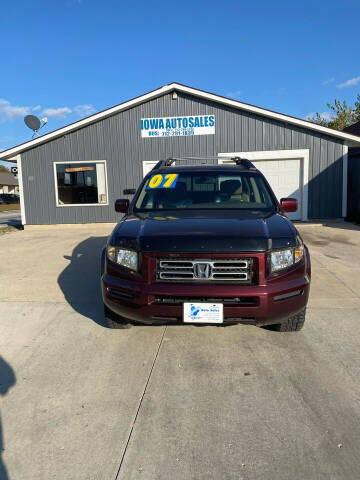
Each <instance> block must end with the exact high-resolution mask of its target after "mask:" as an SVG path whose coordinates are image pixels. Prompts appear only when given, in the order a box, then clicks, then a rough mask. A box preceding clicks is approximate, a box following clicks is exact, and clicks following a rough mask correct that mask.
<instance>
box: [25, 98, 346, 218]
mask: <svg viewBox="0 0 360 480" xmlns="http://www.w3.org/2000/svg"><path fill="white" fill-rule="evenodd" d="M204 114H215V116H216V134H215V135H200V136H192V137H190V136H189V137H170V138H141V134H140V118H144V117H159V116H180V115H181V116H182V115H204ZM302 148H308V149H310V168H309V170H310V171H309V217H310V218H334V217H341V211H342V205H341V203H342V154H343V153H342V152H343V145H342V142H341V141H340V140H336V139H333V138H332V137H327V136H325V135H319V134H316V133H312V132H310V131H307V130H302V129H300V128H297V127H295V126H291V125H288V124H285V123H282V122H277V121H274V120H271V119H267V118H265V117H260V116H257V115H254V114H251V113H248V112H242V111H240V110H236V109H232V108H229V107H226V106H222V105H219V104H217V103H213V102H206V101H204V100H201V99H197V98H196V97H191V96H187V95H184V94H178V99H177V100H173V99H172V94H166V95H164V96H162V97H159V98H156V99H153V100H151V101H149V102H147V103H144V104H143V105H139V106H137V107H135V108H132V109H130V110H127V111H124V112H121V113H118V114H117V115H114V116H112V117H109V118H106V119H104V120H101V121H99V122H97V123H95V124H92V125H89V126H87V127H84V128H82V129H80V130H77V131H75V132H72V133H69V134H67V135H66V136H64V137H61V138H58V139H55V140H53V141H50V142H48V143H46V144H43V145H40V146H38V147H35V148H33V149H32V150H29V151H27V152H24V153H22V170H23V182H24V195H25V208H26V218H27V223H28V224H50V223H86V222H114V221H117V220H118V218H119V216H118V214H116V213H115V212H114V208H113V203H114V201H115V199H116V198H118V197H120V196H122V193H121V192H122V190H123V188H127V187H136V186H137V185H138V184H139V182H140V180H141V178H142V162H143V161H144V160H158V159H162V158H167V157H169V156H171V155H174V156H191V155H194V156H196V155H200V156H214V155H217V154H218V153H219V152H222V153H224V152H236V151H239V152H240V151H241V152H245V151H255V150H258V151H259V150H283V149H286V150H288V149H302ZM76 160H87V161H90V160H106V161H107V176H108V194H109V205H108V206H87V207H56V205H55V184H54V173H53V172H54V171H53V162H56V161H64V162H74V161H76ZM184 163H186V162H184ZM188 163H189V162H188ZM31 177H33V180H31Z"/></svg>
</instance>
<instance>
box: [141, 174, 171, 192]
mask: <svg viewBox="0 0 360 480" xmlns="http://www.w3.org/2000/svg"><path fill="white" fill-rule="evenodd" d="M178 178H179V174H178V173H167V174H161V173H156V174H155V175H152V176H151V177H150V180H149V183H148V185H147V187H146V188H147V190H154V189H156V188H175V185H176V182H177V181H178Z"/></svg>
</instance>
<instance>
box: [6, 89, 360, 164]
mask: <svg viewBox="0 0 360 480" xmlns="http://www.w3.org/2000/svg"><path fill="white" fill-rule="evenodd" d="M174 90H176V91H178V92H182V93H185V94H188V95H192V96H195V97H198V98H201V99H204V100H207V101H212V102H216V103H220V104H222V105H226V106H228V107H233V108H236V109H239V110H243V111H246V112H251V113H254V114H257V115H260V116H262V117H267V118H271V119H273V120H277V121H280V122H284V123H286V124H290V125H296V126H298V127H301V128H305V129H307V130H312V131H314V132H317V133H320V134H324V135H329V136H331V137H335V138H338V139H340V140H342V141H344V142H345V143H346V144H347V145H348V146H350V147H356V146H360V137H358V136H357V135H351V134H349V133H346V132H340V131H338V130H334V129H332V128H328V127H323V126H321V125H317V124H316V123H312V122H309V121H307V120H303V119H301V118H296V117H291V116H289V115H284V114H282V113H277V112H274V111H272V110H267V109H265V108H260V107H256V106H254V105H250V104H248V103H243V102H239V101H237V100H232V99H230V98H226V97H222V96H221V95H215V94H214V93H209V92H205V91H203V90H199V89H197V88H193V87H188V86H186V85H182V84H180V83H170V84H169V85H165V86H163V87H160V88H158V89H156V90H152V91H151V92H148V93H145V94H144V95H141V96H139V97H136V98H133V99H132V100H128V101H127V102H124V103H120V104H119V105H116V106H115V107H111V108H108V109H107V110H103V111H102V112H99V113H95V114H94V115H91V116H90V117H87V118H83V119H82V120H79V121H78V122H74V123H71V124H70V125H67V126H65V127H62V128H59V129H58V130H54V131H53V132H50V133H47V134H46V135H42V136H41V137H38V138H34V139H33V140H29V141H28V142H25V143H22V144H20V145H17V146H15V147H12V148H9V149H7V150H4V151H2V152H0V160H7V161H16V159H15V158H14V157H15V155H17V154H19V153H21V152H23V151H25V150H29V149H30V148H34V147H36V146H37V145H41V144H42V143H46V142H49V141H51V140H54V139H55V138H58V137H61V136H63V135H66V134H67V133H70V132H72V131H74V130H78V129H79V128H83V127H86V126H87V125H90V124H92V123H95V122H97V121H98V120H102V119H104V118H106V117H110V116H112V115H115V114H116V113H119V112H121V111H123V110H127V109H129V108H132V107H135V106H137V105H139V104H141V103H145V102H147V101H149V100H152V99H154V98H156V97H160V96H162V95H164V94H166V93H170V92H172V91H174Z"/></svg>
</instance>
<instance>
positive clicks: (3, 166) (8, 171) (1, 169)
mask: <svg viewBox="0 0 360 480" xmlns="http://www.w3.org/2000/svg"><path fill="white" fill-rule="evenodd" d="M0 172H5V173H10V170H9V169H8V168H6V167H5V165H0Z"/></svg>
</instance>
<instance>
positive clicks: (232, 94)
mask: <svg viewBox="0 0 360 480" xmlns="http://www.w3.org/2000/svg"><path fill="white" fill-rule="evenodd" d="M242 93H243V91H242V90H236V91H235V92H228V93H227V94H226V95H225V96H226V97H230V98H237V97H239V96H240V95H242Z"/></svg>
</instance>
